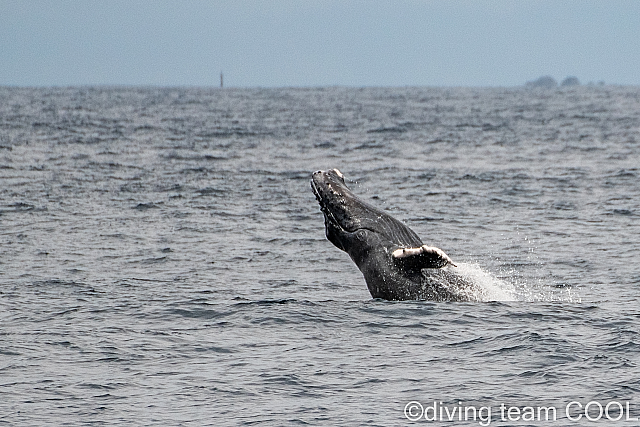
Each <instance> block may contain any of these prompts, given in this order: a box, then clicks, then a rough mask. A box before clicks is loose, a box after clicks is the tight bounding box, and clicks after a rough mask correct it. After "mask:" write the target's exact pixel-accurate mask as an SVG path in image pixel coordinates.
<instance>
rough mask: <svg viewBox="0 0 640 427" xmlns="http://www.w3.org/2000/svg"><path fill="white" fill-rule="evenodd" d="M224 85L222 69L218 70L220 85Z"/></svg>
mask: <svg viewBox="0 0 640 427" xmlns="http://www.w3.org/2000/svg"><path fill="white" fill-rule="evenodd" d="M223 86H224V77H223V75H222V71H220V87H221V88H222V87H223Z"/></svg>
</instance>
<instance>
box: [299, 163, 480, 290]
mask: <svg viewBox="0 0 640 427" xmlns="http://www.w3.org/2000/svg"><path fill="white" fill-rule="evenodd" d="M311 189H312V190H313V193H314V194H315V196H316V199H317V200H318V203H319V204H320V210H321V211H322V213H323V214H324V224H325V234H326V237H327V239H328V240H329V241H330V242H331V243H333V244H334V245H335V246H336V247H337V248H338V249H341V250H343V251H345V252H346V253H348V254H349V256H350V257H351V259H352V260H353V262H354V263H355V264H356V265H357V266H358V268H359V269H360V271H361V272H362V275H363V276H364V279H365V281H366V283H367V287H368V288H369V292H370V293H371V296H372V297H373V298H381V299H385V300H395V301H402V300H429V301H470V300H476V299H477V298H476V297H474V296H476V295H477V293H478V289H476V287H475V285H474V284H473V283H472V282H470V281H468V280H467V279H465V278H464V277H463V276H462V275H460V274H459V273H457V272H456V271H455V269H456V265H455V264H454V263H453V261H452V260H451V258H449V256H448V255H447V254H446V253H445V252H444V251H443V250H442V249H440V248H437V247H435V246H429V245H425V244H424V243H423V242H422V240H421V239H420V237H418V235H417V234H416V233H415V232H414V231H413V230H411V229H410V228H409V227H407V226H406V225H404V224H403V223H402V222H400V221H398V220H397V219H395V218H393V217H392V216H391V215H389V214H387V213H385V212H384V211H382V210H380V209H378V208H376V207H374V206H372V205H370V204H368V203H366V202H364V201H362V200H360V199H359V198H358V197H357V196H356V195H355V194H354V193H353V192H352V191H351V190H350V189H349V187H347V184H346V183H345V178H344V175H343V174H342V173H341V172H340V171H339V170H338V169H331V170H328V171H316V172H314V173H313V174H312V177H311Z"/></svg>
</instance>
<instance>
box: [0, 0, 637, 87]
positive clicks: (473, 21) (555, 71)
mask: <svg viewBox="0 0 640 427" xmlns="http://www.w3.org/2000/svg"><path fill="white" fill-rule="evenodd" d="M220 71H223V72H224V76H225V85H226V86H263V87H271V86H326V85H348V86H405V85H426V86H516V85H521V84H523V83H524V82H526V81H527V80H533V79H535V78H537V77H539V76H541V75H545V74H549V75H551V76H553V77H555V78H556V79H557V80H558V81H560V80H562V79H563V78H564V77H566V76H568V75H575V76H577V77H578V78H579V79H580V80H581V81H582V82H583V83H587V82H589V81H594V82H595V81H599V80H604V81H606V82H607V83H616V84H633V85H640V1H637V0H629V1H617V0H602V1H588V0H576V1H562V0H552V1H527V0H510V1H507V0H485V1H482V0H478V1H472V0H467V1H455V0H453V1H452V0H447V1H444V0H440V1H429V0H422V1H418V0H415V1H409V0H407V1H376V0H367V1H349V0H337V1H331V0H326V1H325V0H306V1H289V0H271V1H257V0H256V1H243V0H230V1H167V0H153V1H137V0H124V1H120V0H102V1H90V0H68V1H65V0H55V1H42V0H0V85H21V86H23V85H29V86H50V85H87V84H126V85H172V86H173V85H189V86H192V85H219V75H220Z"/></svg>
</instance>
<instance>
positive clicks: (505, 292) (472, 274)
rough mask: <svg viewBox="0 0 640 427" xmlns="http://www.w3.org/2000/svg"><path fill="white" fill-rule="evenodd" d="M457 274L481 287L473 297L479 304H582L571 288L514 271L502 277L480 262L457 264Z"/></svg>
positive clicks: (506, 271)
mask: <svg viewBox="0 0 640 427" xmlns="http://www.w3.org/2000/svg"><path fill="white" fill-rule="evenodd" d="M456 272H457V273H458V274H460V275H461V276H464V278H466V279H468V280H469V281H470V282H472V283H475V284H476V285H477V286H478V288H477V289H475V290H474V291H473V295H471V299H473V300H477V301H484V302H487V301H525V302H570V303H580V302H582V298H581V297H580V295H579V294H578V293H577V291H576V290H575V289H574V288H572V287H557V286H553V285H551V284H549V283H547V282H546V281H544V280H543V279H538V280H537V281H535V282H531V281H530V280H526V279H524V278H523V277H521V275H520V274H519V273H518V271H517V270H514V269H509V270H505V271H501V272H500V276H501V277H502V278H501V277H497V276H496V275H494V274H493V273H491V272H489V271H487V270H485V269H483V268H482V267H481V266H480V265H479V264H477V263H458V268H457V269H456Z"/></svg>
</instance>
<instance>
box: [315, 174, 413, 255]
mask: <svg viewBox="0 0 640 427" xmlns="http://www.w3.org/2000/svg"><path fill="white" fill-rule="evenodd" d="M311 189H312V190H313V193H314V194H315V196H316V199H317V200H318V203H319V204H320V210H321V211H322V213H323V214H324V223H325V233H326V236H327V239H329V241H330V242H331V243H333V244H334V245H335V246H336V247H338V248H340V249H342V250H343V251H346V252H348V253H349V254H350V255H352V257H353V254H352V251H353V250H354V245H357V249H358V250H362V248H363V247H365V248H366V247H368V246H369V244H374V245H375V246H376V247H379V246H380V245H382V246H384V247H385V248H387V249H388V250H391V249H394V248H402V247H419V246H422V241H421V240H420V238H419V237H418V235H417V234H416V233H414V232H413V230H411V229H410V228H409V227H407V226H406V225H404V224H403V223H401V222H400V221H398V220H397V219H395V218H393V217H392V216H390V215H389V214H387V213H385V212H383V211H381V210H380V209H377V208H375V207H373V206H371V205H370V204H368V203H366V202H364V201H362V200H360V199H359V198H358V197H357V196H356V195H355V194H354V193H353V192H352V191H351V190H350V189H349V187H348V186H347V184H346V182H345V177H344V175H343V174H342V173H341V172H340V171H339V170H338V169H331V170H328V171H317V172H314V173H313V175H312V177H311ZM365 237H366V238H365Z"/></svg>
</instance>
